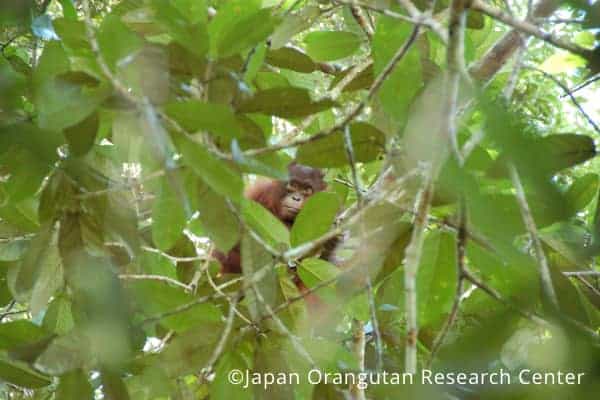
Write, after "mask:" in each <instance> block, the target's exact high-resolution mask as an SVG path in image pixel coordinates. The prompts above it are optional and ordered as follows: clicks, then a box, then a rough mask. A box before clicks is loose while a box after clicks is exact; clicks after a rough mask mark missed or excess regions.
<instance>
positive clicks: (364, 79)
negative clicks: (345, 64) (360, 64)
mask: <svg viewBox="0 0 600 400" xmlns="http://www.w3.org/2000/svg"><path fill="white" fill-rule="evenodd" d="M353 69H354V68H353V67H350V68H347V69H345V70H344V71H342V72H341V73H339V74H338V75H336V77H335V78H333V79H332V81H331V84H330V85H329V89H330V90H331V89H333V88H334V87H336V86H337V85H338V83H340V81H341V80H342V79H344V78H345V77H346V76H347V75H348V74H349V73H351V72H352V70H353ZM374 80H375V76H374V75H373V64H371V65H369V66H368V67H367V68H365V69H364V70H362V71H361V72H360V73H359V74H358V75H356V76H355V77H354V78H353V79H352V80H351V81H350V82H349V83H348V84H347V85H346V86H345V87H344V90H342V92H343V93H346V92H353V91H356V90H361V89H366V88H368V87H370V86H371V85H372V84H373V81H374Z"/></svg>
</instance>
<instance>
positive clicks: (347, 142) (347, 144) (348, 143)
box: [344, 125, 363, 208]
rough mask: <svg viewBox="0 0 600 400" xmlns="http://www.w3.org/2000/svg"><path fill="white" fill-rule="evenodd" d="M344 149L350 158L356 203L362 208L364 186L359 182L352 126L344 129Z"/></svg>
mask: <svg viewBox="0 0 600 400" xmlns="http://www.w3.org/2000/svg"><path fill="white" fill-rule="evenodd" d="M344 149H345V150H346V157H347V158H348V164H350V172H351V173H352V183H353V186H354V192H355V193H356V201H357V203H358V207H359V208H360V207H362V203H363V196H362V189H361V188H362V185H361V184H360V181H359V180H358V173H357V172H356V159H355V158H354V146H352V136H351V135H350V125H346V126H345V127H344Z"/></svg>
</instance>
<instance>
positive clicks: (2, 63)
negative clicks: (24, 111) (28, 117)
mask: <svg viewBox="0 0 600 400" xmlns="http://www.w3.org/2000/svg"><path fill="white" fill-rule="evenodd" d="M26 85H27V80H26V79H25V76H24V75H22V74H20V73H18V72H16V71H15V70H14V69H13V68H12V67H11V65H10V64H9V62H8V61H6V60H5V59H3V58H2V59H0V86H1V87H2V97H0V107H2V108H3V109H4V110H9V109H13V108H15V109H18V108H19V107H20V106H21V104H22V100H21V96H24V95H25V89H26V87H27V86H26Z"/></svg>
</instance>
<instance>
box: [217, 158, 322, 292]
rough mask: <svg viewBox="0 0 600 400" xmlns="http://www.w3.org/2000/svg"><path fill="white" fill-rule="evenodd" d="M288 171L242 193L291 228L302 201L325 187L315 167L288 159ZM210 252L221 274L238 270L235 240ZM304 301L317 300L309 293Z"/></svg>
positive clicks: (319, 172) (237, 252)
mask: <svg viewBox="0 0 600 400" xmlns="http://www.w3.org/2000/svg"><path fill="white" fill-rule="evenodd" d="M288 171H289V179H288V180H287V181H278V180H262V181H259V182H256V183H254V184H253V185H251V186H250V187H248V189H247V190H246V193H245V196H246V197H247V198H248V199H251V200H254V201H256V202H258V203H260V204H261V205H262V206H263V207H265V208H266V209H267V210H269V211H270V212H271V213H272V214H273V215H275V216H276V217H277V218H279V220H280V221H281V222H283V223H284V224H285V225H286V226H287V227H288V228H291V226H292V225H293V223H294V220H295V219H296V216H297V215H298V213H299V212H300V210H301V209H302V207H303V206H304V203H305V201H306V200H307V199H308V198H309V197H310V196H312V195H313V194H315V193H317V192H321V191H323V190H325V189H326V188H327V184H326V183H325V181H324V180H323V176H324V175H325V174H324V173H323V171H321V170H319V169H316V168H312V167H308V166H305V165H300V164H297V163H296V162H292V163H291V164H290V165H289V166H288ZM213 254H214V256H215V257H216V258H217V260H219V262H220V263H221V272H222V273H241V272H242V268H241V261H242V259H241V254H240V245H239V243H238V244H237V245H236V246H235V247H234V248H233V249H231V250H230V251H229V253H227V254H223V253H221V252H219V251H215V252H214V253H213ZM295 283H296V286H297V287H298V289H300V291H302V292H304V291H306V290H307V289H306V287H305V286H304V284H303V283H302V281H300V279H298V278H297V277H296V280H295ZM307 301H308V302H309V303H313V302H315V301H319V300H318V298H317V297H316V296H311V295H309V296H307Z"/></svg>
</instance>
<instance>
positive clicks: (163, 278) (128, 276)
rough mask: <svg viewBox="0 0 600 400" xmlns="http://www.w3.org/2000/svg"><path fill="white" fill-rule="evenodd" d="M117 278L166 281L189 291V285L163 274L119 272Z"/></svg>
mask: <svg viewBox="0 0 600 400" xmlns="http://www.w3.org/2000/svg"><path fill="white" fill-rule="evenodd" d="M119 279H121V280H124V281H130V280H131V281H160V282H166V283H169V284H171V285H175V286H177V287H180V288H182V289H184V290H185V291H186V292H189V291H190V287H189V286H188V285H186V284H185V283H182V282H179V281H178V280H176V279H173V278H169V277H168V276H164V275H143V274H120V275H119Z"/></svg>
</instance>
